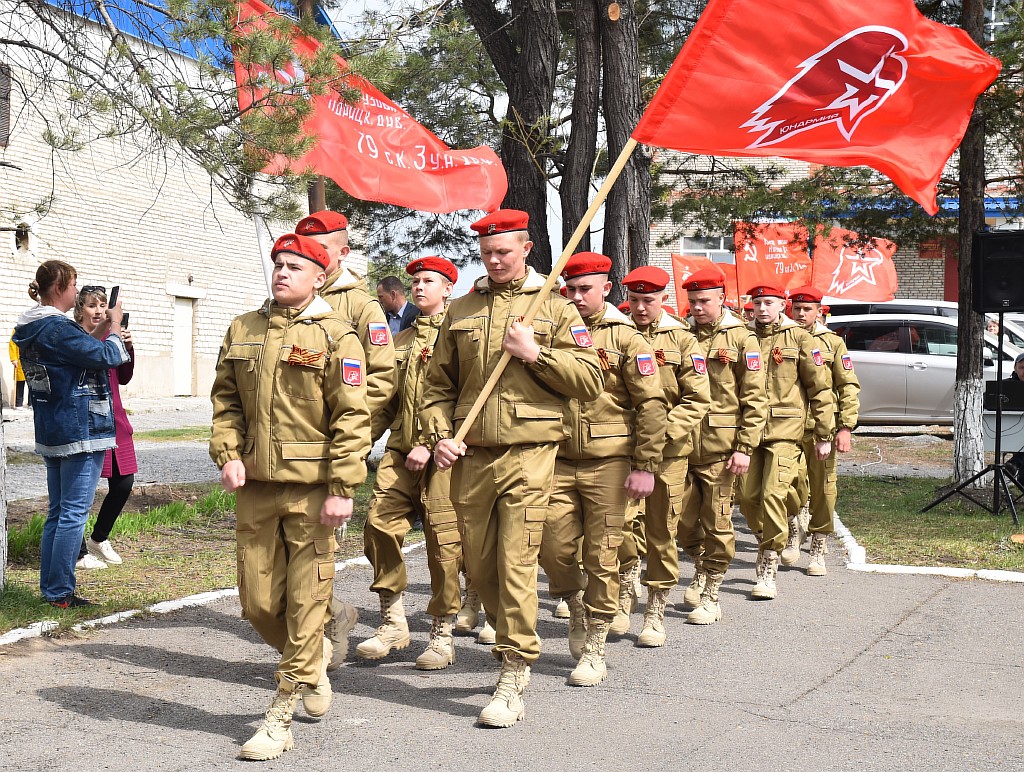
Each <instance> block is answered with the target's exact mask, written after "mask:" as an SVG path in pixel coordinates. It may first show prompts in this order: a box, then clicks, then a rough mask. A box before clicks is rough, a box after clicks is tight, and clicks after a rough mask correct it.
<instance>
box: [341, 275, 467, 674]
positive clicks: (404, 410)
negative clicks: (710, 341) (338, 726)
mask: <svg viewBox="0 0 1024 772" xmlns="http://www.w3.org/2000/svg"><path fill="white" fill-rule="evenodd" d="M405 271H406V273H408V274H410V275H411V276H412V277H413V278H412V301H413V303H414V304H415V305H416V307H417V308H418V309H419V311H420V315H419V316H418V317H416V319H415V321H414V322H413V326H412V327H409V328H408V329H405V330H402V332H400V333H398V335H396V336H395V351H396V352H397V354H396V357H397V367H398V388H397V389H396V391H395V395H394V396H393V397H392V399H391V401H390V402H389V403H388V405H387V407H386V408H385V409H384V410H382V411H380V412H379V413H378V414H376V415H374V416H373V436H374V438H376V437H378V436H380V435H382V434H383V433H384V430H385V429H386V428H388V427H390V429H391V435H390V436H389V438H388V444H387V448H386V449H385V452H384V458H382V459H381V462H380V465H379V466H378V467H377V479H376V482H375V483H374V486H373V499H372V501H371V502H370V510H369V513H368V514H367V516H366V526H365V527H364V529H363V540H364V550H365V552H366V557H367V559H368V560H369V561H370V565H371V566H373V584H371V585H370V589H371V590H373V592H376V593H378V594H379V595H380V615H381V624H380V627H378V628H377V631H376V632H375V633H374V634H373V637H371V638H369V639H367V640H365V641H363V642H362V643H360V644H359V645H358V646H357V647H356V655H357V656H359V657H361V658H363V659H381V658H382V657H386V656H387V655H388V654H390V653H391V651H392V649H404V648H405V647H407V646H408V645H409V624H408V622H407V621H406V618H405V608H404V607H403V605H402V593H403V592H405V588H406V586H407V585H408V583H409V580H408V576H407V574H406V570H405V559H404V558H403V556H402V545H403V543H404V542H405V536H406V534H407V533H409V529H410V528H412V524H413V522H414V521H415V520H416V517H417V516H419V517H420V518H421V519H422V520H423V532H424V536H425V537H426V540H427V568H428V570H429V571H430V589H431V594H430V602H429V603H428V604H427V613H428V614H430V616H431V617H432V623H431V627H430V642H429V643H428V644H427V649H426V651H424V652H423V653H422V654H421V655H420V656H419V657H418V658H417V659H416V667H417V668H419V669H420V670H441V669H443V668H446V667H448V666H449V665H450V664H452V663H453V662H455V644H454V641H453V640H452V619H451V615H452V614H454V613H456V612H457V611H458V610H459V605H460V601H461V599H462V596H461V591H460V587H459V568H460V566H461V565H462V540H461V539H460V538H459V524H458V522H457V519H456V517H455V508H454V507H453V506H452V503H451V499H450V498H449V493H450V486H451V472H450V470H446V471H444V472H441V471H438V470H437V469H435V468H434V467H433V465H432V464H431V463H430V461H431V453H430V450H429V449H428V448H427V447H426V446H425V445H421V444H419V438H420V420H419V408H420V397H421V396H422V394H423V375H424V373H425V372H426V369H427V363H428V362H430V357H431V355H432V354H433V351H434V344H435V342H436V341H437V334H438V331H439V330H440V329H441V321H442V320H443V319H444V312H445V304H446V302H447V300H448V298H449V297H451V294H452V285H453V284H454V283H455V282H456V281H457V280H458V278H459V272H458V269H456V267H455V266H454V265H452V263H450V262H449V261H448V260H445V259H443V258H440V257H420V258H417V259H415V260H413V261H412V262H410V263H409V264H408V265H407V266H406V268H405Z"/></svg>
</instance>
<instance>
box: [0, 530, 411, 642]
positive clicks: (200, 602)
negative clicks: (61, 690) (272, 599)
mask: <svg viewBox="0 0 1024 772" xmlns="http://www.w3.org/2000/svg"><path fill="white" fill-rule="evenodd" d="M425 544H426V541H425V540H424V541H418V542H416V543H415V544H409V545H406V546H405V547H402V552H404V553H409V552H412V551H413V550H416V549H419V548H420V547H422V546H424V545H425ZM368 565H370V561H369V560H367V559H366V556H365V555H362V556H360V557H358V558H349V559H348V560H341V561H339V562H337V563H335V570H337V571H343V570H344V569H346V568H348V567H349V566H368ZM237 595H238V588H237V587H229V588H227V589H224V590H213V591H211V592H201V593H199V594H197V595H189V596H188V597H186V598H178V599H177V600H165V601H161V602H160V603H154V604H153V605H152V606H150V607H149V608H147V609H145V611H146V612H148V613H150V614H168V613H170V612H172V611H179V610H181V609H183V608H189V607H192V606H205V605H206V604H208V603H213V602H214V601H216V600H220V599H221V598H230V597H233V596H237ZM141 613H142V610H140V609H133V610H131V611H119V612H117V613H116V614H110V615H109V616H105V617H100V618H99V619H87V620H86V621H85V622H81V623H79V624H77V625H75V626H74V627H72V628H71V629H72V630H74V631H76V632H82V631H84V630H89V629H91V628H94V627H102V626H104V625H112V624H115V623H117V622H121V621H123V620H125V619H131V618H132V617H134V616H138V615H139V614H141ZM58 626H59V625H58V623H57V622H54V621H50V620H44V621H42V622H33V623H32V624H30V625H29V626H28V627H20V628H18V629H16V630H11V631H10V632H7V633H4V634H3V635H0V646H7V645H8V644H11V643H17V642H18V641H23V640H25V639H26V638H38V637H39V636H41V635H43V634H44V633H48V632H50V631H51V630H54V629H56V628H57V627H58Z"/></svg>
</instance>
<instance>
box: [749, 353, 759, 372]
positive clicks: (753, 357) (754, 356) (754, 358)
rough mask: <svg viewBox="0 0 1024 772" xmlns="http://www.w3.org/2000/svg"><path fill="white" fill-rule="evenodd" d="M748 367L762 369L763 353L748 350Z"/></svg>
mask: <svg viewBox="0 0 1024 772" xmlns="http://www.w3.org/2000/svg"><path fill="white" fill-rule="evenodd" d="M747 369H748V370H760V369H761V353H760V352H758V351H748V352H747Z"/></svg>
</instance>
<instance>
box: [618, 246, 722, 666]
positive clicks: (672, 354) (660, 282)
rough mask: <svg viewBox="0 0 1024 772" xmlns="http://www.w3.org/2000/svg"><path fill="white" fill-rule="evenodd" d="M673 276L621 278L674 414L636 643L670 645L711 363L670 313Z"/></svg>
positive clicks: (647, 269)
mask: <svg viewBox="0 0 1024 772" xmlns="http://www.w3.org/2000/svg"><path fill="white" fill-rule="evenodd" d="M669 281H670V279H669V275H668V274H667V273H666V272H665V271H663V270H662V269H661V268H657V267H655V266H650V265H647V266H643V267H641V268H635V269H634V270H632V271H630V272H629V273H628V274H626V276H625V277H624V278H623V280H622V284H623V286H624V287H626V290H627V293H626V297H627V298H628V299H629V307H630V311H631V312H632V317H633V322H634V323H635V324H636V326H637V329H639V330H640V332H641V334H642V335H643V336H644V337H645V338H646V339H647V341H648V343H650V345H651V347H652V348H653V349H654V354H655V361H656V362H657V364H658V372H659V375H660V376H661V382H662V386H663V387H664V389H665V396H666V397H667V398H668V403H669V414H668V426H667V428H666V434H665V436H666V440H665V449H664V452H663V458H662V462H661V466H660V468H659V469H658V472H657V474H656V475H655V484H654V492H653V493H651V495H649V496H648V497H647V499H646V501H645V502H644V504H645V530H646V533H645V535H646V540H647V545H646V546H647V574H646V576H645V578H644V582H643V583H644V584H645V585H647V605H646V607H645V608H644V626H643V629H641V631H640V635H639V636H637V639H636V645H637V646H642V647H657V646H664V645H665V638H666V635H665V606H666V605H667V604H668V594H669V592H670V591H671V590H672V588H673V587H675V586H676V584H678V582H679V553H678V551H677V550H676V540H675V536H676V528H677V526H678V523H679V517H680V515H681V513H682V509H683V488H684V486H685V484H686V457H687V456H688V455H689V454H690V451H691V450H692V449H693V430H694V429H695V428H696V427H697V425H698V424H699V423H700V422H701V419H703V418H704V414H705V413H707V412H708V408H709V407H710V405H711V390H710V385H709V383H708V376H707V368H706V367H705V365H704V356H703V354H701V350H700V347H699V346H698V345H697V339H696V338H694V337H693V334H692V333H691V332H690V331H689V325H687V324H686V322H682V321H680V320H678V319H676V318H675V317H674V316H670V315H669V314H668V313H667V312H665V310H664V308H663V304H664V302H665V300H666V299H667V298H668V293H667V292H665V287H667V286H668V283H669ZM634 570H635V569H634Z"/></svg>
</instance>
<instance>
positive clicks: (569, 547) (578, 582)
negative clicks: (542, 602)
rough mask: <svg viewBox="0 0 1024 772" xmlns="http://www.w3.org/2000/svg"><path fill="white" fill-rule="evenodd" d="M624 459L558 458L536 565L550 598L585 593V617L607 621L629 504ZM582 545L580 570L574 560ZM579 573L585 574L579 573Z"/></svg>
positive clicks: (615, 601)
mask: <svg viewBox="0 0 1024 772" xmlns="http://www.w3.org/2000/svg"><path fill="white" fill-rule="evenodd" d="M630 469H631V466H630V462H629V460H628V459H625V458H609V459H597V460H587V461H568V460H565V459H561V458H560V459H558V460H557V461H556V463H555V477H554V483H553V485H552V489H551V501H550V504H549V505H548V517H547V521H546V522H545V523H544V542H543V544H542V545H541V548H540V564H541V567H542V568H543V569H544V572H545V573H546V574H547V575H548V580H549V587H550V591H551V596H552V597H554V598H567V597H569V596H570V595H572V594H574V593H576V592H579V591H580V590H585V592H584V595H583V600H584V602H585V603H586V605H587V609H588V611H589V612H590V614H591V615H593V616H596V617H599V618H605V619H607V620H608V621H610V620H611V619H612V618H614V616H615V612H616V611H617V610H618V607H619V556H618V551H619V545H620V544H622V540H623V536H622V531H623V526H624V525H625V522H626V510H627V508H628V507H629V501H628V499H627V498H626V489H625V487H624V486H625V483H626V478H627V477H628V476H629V472H630ZM581 541H582V543H583V569H584V571H583V572H581V571H580V569H579V564H578V563H577V560H576V555H577V549H578V547H579V544H580V542H581ZM584 572H585V573H584Z"/></svg>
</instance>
